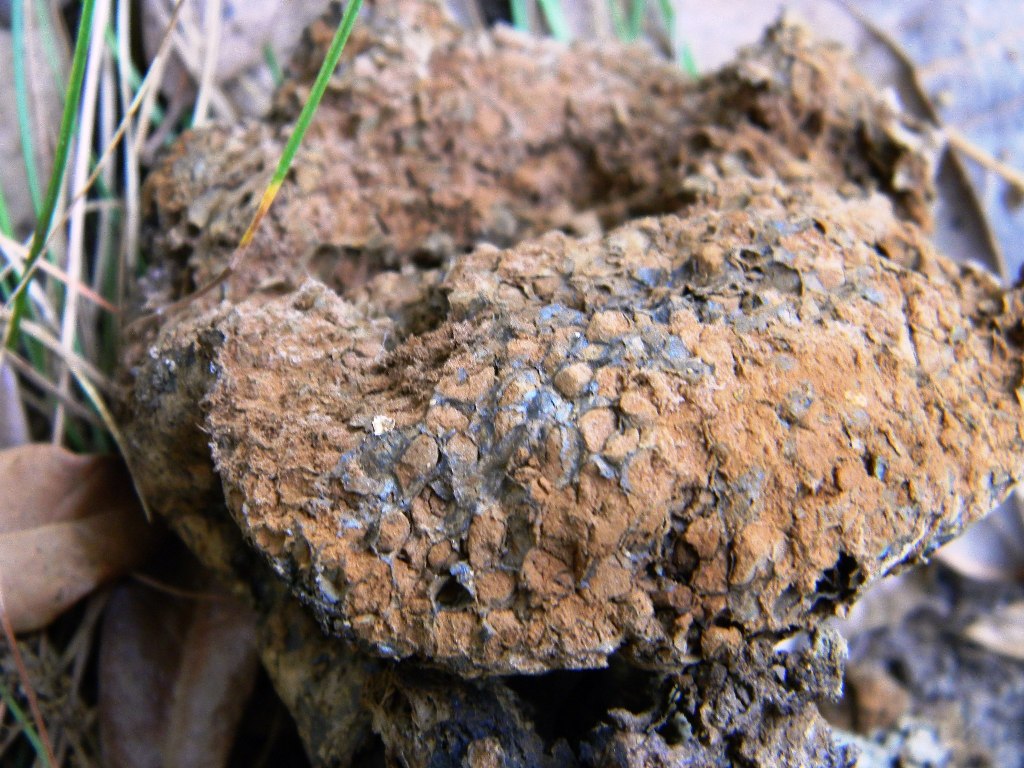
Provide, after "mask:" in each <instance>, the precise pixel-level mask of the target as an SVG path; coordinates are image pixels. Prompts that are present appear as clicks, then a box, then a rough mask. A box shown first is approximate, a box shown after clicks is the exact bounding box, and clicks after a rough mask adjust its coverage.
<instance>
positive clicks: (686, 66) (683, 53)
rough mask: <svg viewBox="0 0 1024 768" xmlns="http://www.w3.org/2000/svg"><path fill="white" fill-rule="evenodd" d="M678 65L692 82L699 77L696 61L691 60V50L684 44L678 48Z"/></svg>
mask: <svg viewBox="0 0 1024 768" xmlns="http://www.w3.org/2000/svg"><path fill="white" fill-rule="evenodd" d="M679 65H680V66H681V67H682V68H683V71H684V72H686V74H688V75H689V76H690V77H692V78H693V79H694V80H696V79H697V78H698V77H700V71H699V70H698V69H697V60H696V59H695V58H693V50H692V49H691V48H690V46H688V45H687V44H686V43H683V44H682V45H680V46H679Z"/></svg>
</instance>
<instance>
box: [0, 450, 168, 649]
mask: <svg viewBox="0 0 1024 768" xmlns="http://www.w3.org/2000/svg"><path fill="white" fill-rule="evenodd" d="M154 535H155V534H154V530H153V529H152V528H151V527H150V526H149V525H148V524H147V523H146V521H145V518H144V517H143V513H142V508H141V506H140V505H139V501H138V498H137V497H136V496H135V491H134V488H133V486H132V482H131V478H130V477H129V476H128V472H127V470H126V469H125V467H124V464H123V462H122V461H121V460H120V459H118V458H115V457H113V456H78V455H75V454H73V453H70V452H68V451H66V450H64V449H63V448H60V447H58V446H53V445H39V444H34V445H23V446H20V447H17V448H9V449H7V450H4V451H0V584H2V588H3V596H4V603H5V605H6V609H7V612H8V615H9V616H10V618H11V623H12V624H13V625H14V630H15V631H16V632H27V631H30V630H33V629H39V628H40V627H43V626H46V625H47V624H48V623H49V622H51V621H52V620H53V619H54V618H56V617H57V616H58V615H59V614H60V613H61V612H62V611H64V610H65V609H67V608H68V607H70V606H71V605H72V604H73V603H75V602H76V601H77V600H79V599H80V598H81V597H84V596H85V595H86V594H88V593H89V592H91V591H92V590H93V589H95V588H96V587H97V586H98V585H100V584H102V583H103V582H105V581H107V580H109V579H111V578H113V577H115V576H117V575H119V574H121V573H124V572H126V571H127V570H129V569H131V568H133V567H135V566H136V565H137V564H138V563H139V562H141V560H142V558H143V557H144V556H145V554H146V552H147V550H148V548H149V545H150V543H151V542H152V540H153V537H154Z"/></svg>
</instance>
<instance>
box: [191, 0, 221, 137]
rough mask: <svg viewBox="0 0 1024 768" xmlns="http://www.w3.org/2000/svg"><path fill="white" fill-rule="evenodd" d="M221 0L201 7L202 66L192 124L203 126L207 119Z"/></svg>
mask: <svg viewBox="0 0 1024 768" xmlns="http://www.w3.org/2000/svg"><path fill="white" fill-rule="evenodd" d="M222 13H223V9H222V7H221V0H207V2H206V4H205V5H204V6H203V21H204V22H205V24H206V34H205V35H204V36H203V43H204V46H203V48H204V50H203V65H202V73H201V74H200V76H199V92H198V93H197V94H196V105H195V108H194V109H193V110H192V124H193V125H194V126H196V127H199V126H201V125H204V124H205V123H206V122H207V120H208V118H209V114H208V113H209V109H210V98H211V93H212V92H213V88H214V79H215V77H216V75H217V58H218V55H219V53H220V38H221V22H222V20H223V16H222Z"/></svg>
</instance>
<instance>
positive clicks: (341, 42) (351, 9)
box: [238, 0, 363, 250]
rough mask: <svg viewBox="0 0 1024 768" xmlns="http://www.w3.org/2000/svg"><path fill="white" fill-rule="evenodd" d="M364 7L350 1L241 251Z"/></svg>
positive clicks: (284, 173)
mask: <svg viewBox="0 0 1024 768" xmlns="http://www.w3.org/2000/svg"><path fill="white" fill-rule="evenodd" d="M362 5H363V0H350V2H349V4H348V5H347V6H346V8H345V14H344V16H342V18H341V24H340V25H338V29H337V31H336V32H335V33H334V39H333V40H332V41H331V47H330V48H329V49H328V50H327V56H325V57H324V63H323V64H322V65H321V66H320V71H319V72H318V73H317V76H316V80H315V81H314V82H313V87H312V89H311V90H310V92H309V99H308V100H307V101H306V103H305V104H304V105H303V107H302V112H300V113H299V119H298V120H296V121H295V128H294V130H293V131H292V135H291V136H289V137H288V143H287V144H285V147H284V152H282V153H281V159H280V161H278V163H277V168H276V169H275V170H274V176H273V178H271V180H270V184H268V185H267V188H266V190H264V192H263V197H262V199H261V200H260V204H259V206H258V207H257V209H256V213H255V214H253V217H252V221H251V222H250V223H249V227H248V228H247V229H246V230H245V234H243V235H242V239H241V240H240V241H239V242H238V248H239V250H241V249H244V248H245V247H246V246H248V245H249V243H250V242H251V241H252V237H253V235H254V234H255V233H256V228H257V227H259V225H260V222H261V221H262V220H263V217H264V216H266V214H267V211H269V210H270V205H271V204H272V203H273V202H274V198H275V197H277V193H278V190H280V189H281V185H282V184H283V183H284V179H285V177H286V176H287V175H288V170H289V169H290V168H291V167H292V161H294V160H295V153H296V152H298V151H299V146H300V145H301V144H302V139H303V137H304V136H305V135H306V129H308V128H309V124H310V123H311V122H312V121H313V115H314V114H316V109H317V107H318V106H320V100H321V99H322V98H323V96H324V92H325V91H326V90H327V83H328V82H330V79H331V74H332V73H333V72H334V68H335V67H337V66H338V59H340V58H341V52H342V51H344V50H345V43H347V42H348V37H349V35H350V34H352V27H353V26H355V23H356V17H357V16H358V15H359V9H360V8H361V7H362Z"/></svg>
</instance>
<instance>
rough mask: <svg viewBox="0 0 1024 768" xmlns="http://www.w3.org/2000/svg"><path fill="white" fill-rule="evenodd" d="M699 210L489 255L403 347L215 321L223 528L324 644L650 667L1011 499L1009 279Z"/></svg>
mask: <svg viewBox="0 0 1024 768" xmlns="http://www.w3.org/2000/svg"><path fill="white" fill-rule="evenodd" d="M715 196H716V198H717V199H716V201H715V203H714V204H713V205H696V206H693V207H691V208H690V209H689V210H688V211H687V215H686V217H685V218H679V217H674V216H665V217H661V218H653V219H643V220H639V221H637V222H634V223H631V224H628V225H625V226H623V227H621V228H619V229H617V230H614V231H613V232H611V233H609V234H608V235H607V236H605V237H603V238H599V237H591V238H584V239H574V238H569V237H566V236H564V235H558V234H554V235H549V236H546V237H544V238H541V239H539V240H537V241H531V242H528V243H525V244H523V245H521V246H518V247H516V248H512V249H509V250H505V251H501V250H498V249H495V248H486V247H482V248H479V249H477V250H476V251H474V252H473V253H472V254H469V255H467V256H465V257H462V258H460V259H457V260H456V261H455V262H454V263H453V265H452V267H451V268H450V269H449V270H448V272H447V274H446V275H445V277H444V279H443V281H442V282H441V284H440V291H441V293H442V294H443V295H444V296H445V297H446V304H447V308H446V310H445V311H444V312H443V314H438V315H437V316H436V317H435V318H434V320H433V326H434V327H433V328H432V329H431V330H428V331H424V332H422V333H416V334H410V335H406V336H403V335H402V333H401V332H400V328H399V327H397V326H396V324H395V323H394V322H393V321H391V320H390V319H388V318H379V317H373V316H371V313H370V312H368V311H367V310H366V309H365V308H364V309H361V308H359V307H357V306H355V305H353V304H351V303H349V302H345V301H344V300H342V299H340V298H338V297H337V296H336V295H335V294H333V293H332V292H330V291H329V290H327V289H326V288H325V287H324V286H322V285H319V284H316V283H308V284H307V285H306V286H304V287H303V288H302V289H301V290H299V291H297V292H296V293H294V294H292V295H290V296H288V297H284V298H280V299H275V300H270V301H266V300H254V301H246V302H241V303H240V304H239V305H237V306H235V307H230V308H224V309H221V310H219V313H218V316H217V317H216V319H215V320H214V321H213V325H215V326H216V327H217V328H218V329H219V332H220V333H221V334H222V335H223V339H222V341H221V342H220V343H219V345H218V346H217V349H216V352H215V354H214V356H213V359H212V364H213V365H214V366H215V367H216V374H215V376H214V383H213V386H212V387H211V389H210V391H209V393H208V394H207V397H206V400H205V405H206V408H207V409H208V413H207V415H206V420H205V425H204V429H205V430H206V431H207V432H208V434H209V436H210V440H211V443H212V446H213V452H214V459H215V463H216V467H217V472H218V474H219V476H220V478H221V480H222V482H223V484H224V489H225V496H226V499H227V506H228V508H229V510H230V511H231V513H232V515H233V516H234V518H235V521H236V523H237V524H238V525H239V526H240V527H241V528H242V530H243V532H244V533H245V536H246V538H247V539H249V540H250V541H251V542H252V543H253V544H254V545H255V546H256V547H257V549H258V550H259V551H260V552H262V553H263V554H264V555H265V556H266V557H267V558H269V560H270V562H271V563H272V565H273V566H274V568H275V569H276V570H277V571H278V572H279V573H281V574H282V575H284V576H285V577H286V578H287V579H288V580H289V582H291V583H292V585H293V589H295V590H296V591H297V592H298V593H299V594H300V595H301V596H302V597H303V599H304V600H305V601H306V602H308V603H309V604H310V605H311V606H312V607H313V608H314V610H315V611H316V613H317V614H318V615H319V616H320V618H321V621H322V622H323V623H324V625H325V627H327V628H329V629H330V630H331V631H333V632H334V633H336V634H339V635H342V636H345V637H349V638H354V639H357V640H358V641H360V643H361V644H362V645H364V647H368V648H370V649H371V650H372V651H373V652H375V653H377V654H379V655H383V656H392V657H396V658H403V657H407V656H417V657H419V658H421V659H423V660H429V661H430V663H432V664H436V665H440V666H443V667H446V668H448V669H451V670H454V671H457V672H459V673H460V674H464V675H473V674H483V673H487V674H494V673H502V674H507V673H523V672H539V671H543V670H548V669H557V668H586V667H594V666H601V665H603V664H604V663H605V662H606V660H607V657H608V656H609V655H610V654H612V653H614V652H616V651H617V650H619V649H620V648H625V649H626V650H628V652H629V653H630V654H631V655H632V656H633V657H634V658H636V659H637V660H638V661H640V662H642V663H644V664H648V665H654V666H658V667H662V668H665V669H667V670H671V669H673V668H676V667H678V665H679V664H680V663H681V662H682V661H684V660H686V659H688V658H690V657H691V656H693V655H701V654H703V653H705V652H706V648H707V645H708V644H709V643H711V644H715V643H717V642H718V638H720V637H721V636H724V635H728V634H730V633H742V634H743V636H752V635H757V634H760V633H765V632H769V633H778V632H785V631H789V630H790V629H792V628H794V627H809V626H812V625H814V624H815V623H816V622H817V620H818V619H819V618H820V617H821V616H824V615H829V614H831V613H832V612H833V610H834V609H835V608H836V607H837V606H841V605H847V604H849V603H850V602H851V601H852V600H853V599H854V597H855V596H856V594H857V592H858V591H859V590H860V588H861V587H863V586H864V585H866V584H867V583H869V582H871V581H873V580H875V579H876V578H878V577H880V576H882V575H885V574H887V573H889V572H891V571H892V570H894V569H896V568H898V567H903V566H905V565H906V564H908V563H912V562H915V561H916V560H918V559H920V558H921V557H922V556H923V555H925V554H926V553H927V552H929V551H930V550H931V549H932V548H934V547H936V546H938V545H939V544H940V543H942V542H943V541H945V540H947V539H948V538H950V537H951V536H953V535H955V534H956V533H957V532H959V530H960V529H961V528H962V527H963V526H964V525H965V524H967V523H969V522H971V521H972V520H974V519H976V518H978V517H979V516H980V515H982V514H984V513H985V512H986V511H988V509H990V508H991V506H992V505H993V504H994V503H995V502H996V501H998V499H999V498H1001V496H1002V495H1003V494H1004V493H1005V492H1006V491H1007V490H1008V489H1009V487H1010V486H1011V484H1012V483H1013V482H1015V480H1016V479H1017V478H1018V477H1019V471H1020V470H1019V460H1018V458H1017V457H1018V456H1019V454H1020V451H1021V448H1022V447H1024V446H1022V440H1021V434H1020V426H1021V423H1020V404H1019V402H1018V400H1017V398H1016V395H1015V393H1014V390H1015V388H1016V387H1017V386H1018V384H1019V381H1018V378H1019V358H1018V355H1017V353H1016V351H1015V350H1012V349H1010V348H1009V347H1008V346H1007V344H1008V341H1007V339H1006V336H1005V335H1004V334H1003V332H1002V331H1001V330H1000V329H999V328H998V326H997V325H996V323H995V322H994V321H995V320H996V319H998V316H999V313H1001V312H1002V309H1003V307H1002V304H1001V298H1000V297H1001V295H1000V292H999V289H998V287H997V286H996V285H995V284H994V283H992V282H990V281H987V280H986V279H985V278H983V277H982V276H980V275H975V274H973V273H966V275H965V276H961V270H960V269H959V268H957V267H956V266H955V265H953V264H952V263H950V262H948V261H946V260H945V259H943V258H942V257H940V256H938V255H936V254H935V253H934V252H933V251H932V249H931V248H930V246H928V244H927V243H926V242H925V241H924V240H923V239H921V238H920V236H919V235H918V232H917V230H916V229H915V228H914V227H913V226H912V225H909V224H905V223H900V222H898V221H896V220H895V219H894V218H893V217H892V215H891V213H890V210H889V206H888V204H887V203H886V202H885V200H884V199H882V198H871V199H867V200H862V201H844V200H843V199H841V198H839V197H838V196H836V195H835V194H834V193H831V192H828V191H825V190H820V189H814V188H805V189H804V190H803V191H795V190H792V189H790V188H787V187H785V186H782V185H772V184H767V183H761V182H757V181H755V180H752V179H746V180H731V181H723V182H720V184H719V190H718V192H717V194H716V195H715ZM883 252H884V253H886V254H887V255H884V256H883V255H882V253H883ZM911 266H913V267H914V268H913V269H912V268H911ZM385 284H386V283H385ZM372 288H373V285H372V284H371V285H370V286H368V290H369V293H370V296H372ZM203 322H204V323H206V322H210V321H209V320H204V321H203Z"/></svg>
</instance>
